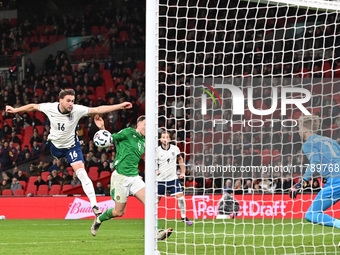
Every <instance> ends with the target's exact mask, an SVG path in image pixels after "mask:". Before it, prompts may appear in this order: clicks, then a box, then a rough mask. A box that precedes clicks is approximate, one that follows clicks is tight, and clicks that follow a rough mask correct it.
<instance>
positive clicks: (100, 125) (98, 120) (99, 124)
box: [94, 114, 105, 130]
mask: <svg viewBox="0 0 340 255" xmlns="http://www.w3.org/2000/svg"><path fill="white" fill-rule="evenodd" d="M94 123H96V125H97V127H98V128H99V129H100V130H104V129H105V125H104V120H103V119H102V118H101V117H99V115H98V114H97V115H95V116H94Z"/></svg>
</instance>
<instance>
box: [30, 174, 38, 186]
mask: <svg viewBox="0 0 340 255" xmlns="http://www.w3.org/2000/svg"><path fill="white" fill-rule="evenodd" d="M36 180H38V176H31V177H30V178H29V179H28V186H31V185H34V183H35V181H36Z"/></svg>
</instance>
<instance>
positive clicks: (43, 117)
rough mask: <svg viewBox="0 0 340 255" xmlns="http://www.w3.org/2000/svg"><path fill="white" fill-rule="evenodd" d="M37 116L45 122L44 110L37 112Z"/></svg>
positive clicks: (42, 122)
mask: <svg viewBox="0 0 340 255" xmlns="http://www.w3.org/2000/svg"><path fill="white" fill-rule="evenodd" d="M35 117H36V118H37V119H38V120H40V121H41V125H43V124H44V121H45V114H43V113H42V112H35Z"/></svg>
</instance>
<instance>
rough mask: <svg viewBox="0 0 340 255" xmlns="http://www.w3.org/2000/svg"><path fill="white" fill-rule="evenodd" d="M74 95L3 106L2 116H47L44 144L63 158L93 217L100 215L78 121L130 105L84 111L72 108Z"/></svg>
mask: <svg viewBox="0 0 340 255" xmlns="http://www.w3.org/2000/svg"><path fill="white" fill-rule="evenodd" d="M74 99H75V92H74V90H73V89H66V90H61V91H60V93H59V103H57V102H56V103H43V104H28V105H25V106H22V107H19V108H13V107H12V106H6V112H9V113H17V112H30V111H41V112H43V113H45V114H46V115H47V117H48V118H49V120H50V123H51V130H50V134H49V136H48V140H49V141H51V154H52V156H53V157H55V158H58V159H60V158H62V157H65V158H66V159H67V161H68V162H69V163H70V164H71V166H72V168H73V170H74V171H75V172H76V174H77V177H78V179H79V180H80V181H81V184H82V187H83V190H84V192H85V194H86V195H87V197H88V198H89V200H90V203H91V207H92V210H93V212H94V214H95V215H99V214H101V213H102V212H101V210H100V209H99V207H98V204H97V199H96V195H95V192H94V188H93V184H92V181H91V179H90V178H89V177H88V175H87V173H86V170H85V165H84V162H85V161H84V157H83V153H82V151H81V148H80V143H79V139H78V135H77V128H78V122H79V120H80V119H81V118H82V117H85V116H89V115H95V114H104V113H109V112H113V111H116V110H120V109H127V108H131V107H132V104H131V103H129V102H124V103H121V104H117V105H103V106H99V107H86V106H82V105H77V104H74Z"/></svg>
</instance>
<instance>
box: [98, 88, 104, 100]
mask: <svg viewBox="0 0 340 255" xmlns="http://www.w3.org/2000/svg"><path fill="white" fill-rule="evenodd" d="M96 96H97V98H99V97H101V98H102V99H104V100H105V96H106V93H105V87H103V86H100V87H97V88H96Z"/></svg>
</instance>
